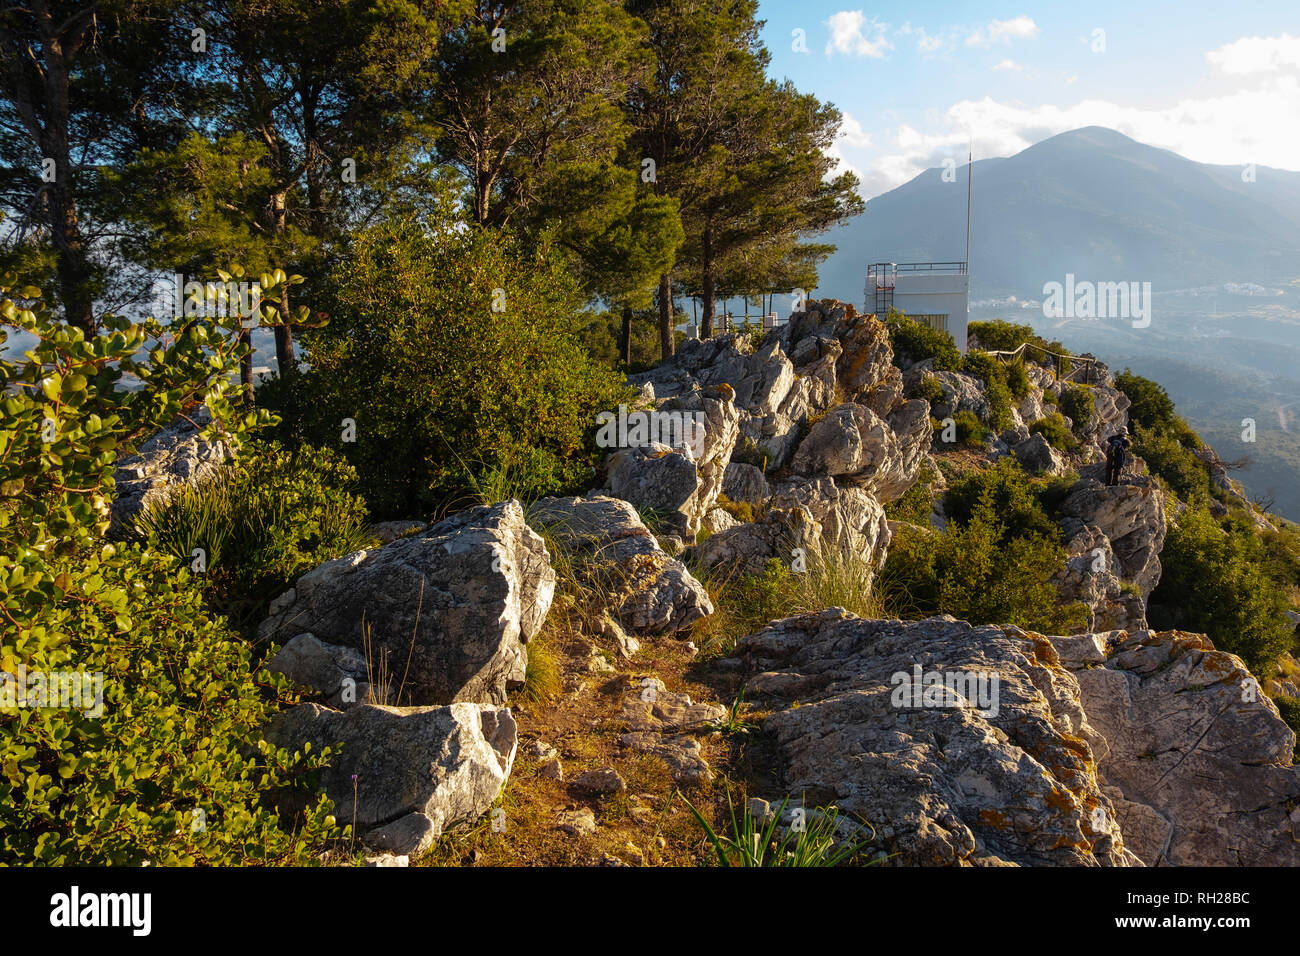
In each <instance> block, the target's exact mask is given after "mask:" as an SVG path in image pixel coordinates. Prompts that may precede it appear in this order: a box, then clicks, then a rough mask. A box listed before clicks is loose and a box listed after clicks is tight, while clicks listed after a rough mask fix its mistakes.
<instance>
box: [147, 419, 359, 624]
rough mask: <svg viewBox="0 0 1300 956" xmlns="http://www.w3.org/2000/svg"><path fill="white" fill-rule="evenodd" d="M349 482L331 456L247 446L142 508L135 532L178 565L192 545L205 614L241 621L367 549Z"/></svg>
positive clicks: (344, 467)
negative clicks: (311, 575)
mask: <svg viewBox="0 0 1300 956" xmlns="http://www.w3.org/2000/svg"><path fill="white" fill-rule="evenodd" d="M356 485H357V476H356V472H355V471H353V469H352V466H351V465H349V464H348V463H347V462H346V461H345V460H344V459H343V458H342V456H341V455H339V454H337V453H336V452H332V451H329V450H326V449H318V448H312V447H310V446H303V447H301V448H298V449H295V450H293V451H287V450H286V449H284V448H282V447H280V446H278V445H276V444H273V443H254V444H252V445H250V446H249V447H248V449H247V450H246V451H245V452H244V453H243V454H242V455H241V456H240V458H239V460H238V462H236V463H233V464H229V465H226V466H225V467H223V468H222V470H221V471H220V472H219V473H218V475H217V476H216V477H215V478H214V479H213V480H211V481H208V482H205V483H203V484H202V485H198V486H194V485H184V486H181V487H180V488H179V489H178V490H177V491H176V492H174V493H173V494H172V495H170V496H168V497H167V498H165V499H163V500H162V501H161V502H158V503H156V504H153V505H151V506H150V507H149V508H148V509H146V510H145V511H144V512H142V513H141V514H140V515H139V516H138V518H137V519H136V523H135V531H136V535H137V536H138V537H139V538H140V540H142V541H144V542H146V543H147V544H148V546H149V547H151V548H153V549H156V550H161V551H164V552H166V553H168V554H171V555H173V556H174V557H176V558H178V559H180V561H181V562H182V563H184V564H190V563H191V556H192V555H193V554H194V550H195V549H196V548H202V549H203V551H204V554H205V557H206V562H205V563H206V569H205V570H204V576H203V577H201V578H200V580H203V581H205V583H206V586H207V590H208V593H209V595H210V597H211V599H212V601H213V607H214V608H215V609H216V610H217V611H218V612H220V613H222V614H225V615H226V616H228V617H230V618H231V619H232V620H234V621H235V622H237V623H239V624H244V623H247V622H250V621H252V620H254V619H257V618H260V617H262V616H263V615H264V612H265V610H266V607H267V605H268V604H269V603H270V601H271V599H272V598H274V597H275V596H276V595H277V594H280V593H281V592H283V591H284V590H286V589H287V588H288V587H289V585H290V584H291V583H292V582H293V579H294V578H296V577H297V576H298V575H300V574H302V573H303V572H304V571H309V570H311V569H312V568H314V567H316V566H317V565H319V564H324V563H325V562H326V561H329V560H331V559H333V558H339V557H342V556H343V555H345V554H351V553H352V552H353V551H358V550H360V549H362V548H364V547H367V546H368V545H370V544H371V536H370V533H369V531H368V530H367V525H368V522H367V520H366V508H365V503H364V502H363V501H362V500H361V499H360V498H359V497H358V496H357V495H355V494H353V491H352V490H353V489H355V488H356Z"/></svg>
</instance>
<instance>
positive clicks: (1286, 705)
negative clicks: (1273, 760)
mask: <svg viewBox="0 0 1300 956" xmlns="http://www.w3.org/2000/svg"><path fill="white" fill-rule="evenodd" d="M1273 705H1274V706H1275V707H1277V712H1278V714H1279V715H1280V716H1281V718H1282V719H1283V720H1284V721H1286V725H1287V726H1288V727H1290V728H1291V729H1292V730H1293V731H1294V732H1295V735H1296V743H1295V746H1294V747H1293V748H1292V749H1293V751H1294V753H1295V755H1296V757H1300V700H1296V699H1295V698H1294V697H1274V698H1273Z"/></svg>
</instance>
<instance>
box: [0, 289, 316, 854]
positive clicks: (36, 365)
mask: <svg viewBox="0 0 1300 956" xmlns="http://www.w3.org/2000/svg"><path fill="white" fill-rule="evenodd" d="M267 286H268V287H269V288H268V292H269V293H270V294H269V296H268V298H269V299H270V300H271V301H274V292H273V291H272V290H273V287H274V283H273V282H272V283H267ZM13 287H14V281H13V280H12V278H11V277H5V279H4V280H3V281H0V292H5V293H7V292H8V291H9V289H12V288H13ZM20 297H21V298H24V299H31V298H32V294H31V292H29V291H28V290H27V289H24V290H23V291H22V292H21V294H20ZM0 316H3V323H2V324H3V325H4V326H7V327H9V328H20V329H23V330H25V331H27V332H29V333H32V334H33V335H35V336H36V338H37V341H36V344H35V345H34V346H33V347H32V350H31V352H30V353H29V354H28V357H27V358H26V359H25V360H24V361H23V362H21V363H18V364H15V363H11V362H9V361H0V389H3V391H4V393H5V397H4V398H3V400H0V609H2V610H3V614H4V617H5V619H6V621H7V625H6V627H5V630H4V632H3V638H2V639H0V667H2V668H3V670H4V671H5V672H6V677H5V679H4V680H5V686H6V689H7V690H13V689H15V683H16V680H15V678H16V677H18V676H19V675H22V674H27V675H33V674H36V673H41V674H55V673H63V674H74V675H76V676H77V683H78V684H79V685H80V687H79V688H78V689H80V690H82V691H89V692H90V695H91V697H92V700H91V701H87V700H86V699H85V698H84V697H83V698H82V699H81V701H80V703H81V704H82V706H80V707H78V706H76V704H75V703H73V702H72V701H67V700H62V701H53V700H50V699H46V700H45V701H44V703H45V704H46V705H53V704H58V706H21V705H19V706H15V707H7V706H6V707H4V708H3V709H0V772H2V776H0V834H2V836H0V862H3V863H6V864H28V865H30V864H33V863H39V864H47V865H118V866H132V865H141V864H144V863H146V862H149V863H151V864H154V865H159V866H166V865H180V864H207V865H239V864H266V863H296V864H310V863H313V862H314V861H315V858H316V853H318V852H319V850H320V849H321V846H322V843H323V842H324V840H325V839H327V837H328V836H329V835H330V834H331V833H332V832H335V831H334V827H333V820H332V819H331V818H329V817H328V816H327V811H328V805H327V804H326V803H325V802H324V801H318V802H316V803H314V804H312V805H310V806H309V807H308V809H307V810H306V811H305V815H304V816H301V817H297V818H296V819H289V818H287V817H286V818H281V816H280V815H279V814H277V813H276V812H275V811H274V810H273V809H272V808H270V807H269V806H268V803H267V801H268V800H269V799H270V798H271V797H272V795H273V794H275V793H277V792H279V791H281V790H282V789H284V788H289V787H291V786H292V785H293V783H292V781H294V780H296V779H297V778H298V774H299V773H301V772H303V771H306V770H308V769H311V768H312V767H313V766H315V765H317V764H318V763H319V761H320V760H321V758H322V757H324V756H325V754H323V753H322V754H315V755H312V756H311V757H310V758H303V757H302V756H301V755H299V756H293V755H290V754H288V753H285V752H284V751H281V750H272V749H270V748H268V747H267V746H266V745H265V744H264V743H263V742H262V740H261V735H260V732H259V731H258V728H259V727H260V726H262V725H263V724H264V723H265V721H266V720H267V718H269V717H270V716H271V714H272V713H273V712H274V711H275V709H276V708H277V706H278V704H279V702H280V701H282V700H283V699H284V698H285V696H286V693H287V687H286V685H285V684H284V683H283V682H282V681H278V680H272V679H270V678H267V679H264V680H263V679H261V678H259V681H258V682H255V681H254V679H253V676H252V666H253V663H254V662H253V661H252V660H251V659H250V651H249V648H248V647H247V646H246V645H245V644H244V643H243V642H241V641H239V640H237V639H235V638H233V637H232V636H231V635H229V634H228V633H227V632H226V631H225V629H224V627H223V626H222V625H221V623H220V622H217V621H215V620H213V619H212V618H211V617H210V616H209V615H208V613H207V611H206V610H205V609H204V607H203V604H202V600H201V596H200V594H199V592H198V590H197V589H196V588H194V587H193V584H192V582H191V581H190V580H189V578H188V575H187V572H185V571H184V569H182V568H179V567H177V564H176V562H175V561H174V560H173V559H171V558H169V557H166V556H164V555H161V554H159V553H157V552H149V551H146V550H142V549H141V548H140V547H138V546H128V545H125V544H107V543H105V541H104V538H103V535H104V532H105V531H106V530H107V527H108V516H109V514H110V496H111V490H112V487H113V485H112V476H113V464H114V462H115V461H116V460H117V459H118V457H119V456H120V455H122V454H124V453H126V452H128V451H130V450H131V449H133V448H134V447H135V446H136V445H137V444H138V442H139V440H140V438H141V437H142V436H145V435H147V434H149V433H151V432H152V431H154V430H156V429H157V428H158V427H160V426H162V425H164V424H166V423H168V422H170V421H171V420H172V419H173V418H174V417H175V415H176V414H177V413H178V412H180V411H181V410H182V409H183V408H187V407H189V406H190V405H191V404H192V403H195V402H201V403H203V404H205V405H206V406H207V407H208V409H209V410H210V411H211V412H212V416H213V424H212V425H211V426H210V428H208V429H207V430H206V433H207V437H209V438H213V439H215V438H218V437H223V438H225V439H227V440H229V441H230V442H232V443H233V444H235V445H236V446H238V445H239V444H240V442H241V441H242V440H243V439H244V438H245V437H246V436H247V434H248V433H249V431H250V430H251V429H252V428H254V427H256V426H258V425H260V424H264V423H265V422H266V421H267V416H266V415H265V414H264V413H251V412H250V413H246V414H241V413H240V412H238V411H237V410H236V409H235V407H234V405H233V404H232V403H231V402H230V400H229V391H230V388H231V386H230V376H231V373H232V372H233V371H234V370H235V369H237V367H238V362H239V359H240V356H241V354H242V353H243V352H245V351H246V349H245V348H242V347H241V346H240V345H239V344H238V339H237V335H238V319H237V318H235V317H232V318H229V319H207V318H203V317H199V318H197V319H195V320H194V321H193V322H191V323H188V324H187V325H186V327H185V328H184V329H183V330H180V331H179V332H176V333H172V332H169V330H167V329H165V328H163V327H162V326H160V325H159V324H158V323H156V322H153V321H150V322H146V323H142V324H138V325H132V324H130V323H129V322H127V321H126V320H124V319H120V318H115V317H109V318H108V319H106V320H105V321H104V331H103V332H102V333H100V334H98V335H96V336H94V337H92V338H90V339H89V340H87V339H86V337H85V336H84V334H83V333H82V332H81V331H80V330H78V329H73V328H69V327H67V326H64V325H62V324H60V323H56V322H54V321H53V320H52V319H51V318H50V317H49V315H48V313H47V312H46V311H45V310H43V309H38V308H23V307H22V306H21V305H19V304H17V303H15V302H14V301H12V300H11V299H10V298H7V297H6V298H4V299H3V301H0ZM7 336H8V332H4V331H0V341H2V340H3V339H4V338H7ZM146 343H148V345H146ZM146 347H147V348H148V352H147V356H148V360H147V361H140V360H137V358H136V355H137V354H138V353H140V352H141V351H142V350H144V349H145V348H146ZM124 372H130V373H132V374H133V375H134V376H135V377H136V378H137V379H138V380H139V382H140V383H141V387H139V388H138V389H136V390H133V391H128V390H125V389H120V388H118V383H119V382H120V380H121V378H122V374H123V373H124ZM47 439H52V440H47ZM83 675H84V677H83ZM101 680H102V683H100V681H101ZM87 681H88V682H89V684H90V687H89V688H88V687H87V684H86V682H87ZM65 686H66V685H65ZM96 686H97V687H98V688H99V690H101V691H102V696H100V695H99V694H96V693H95V688H96ZM69 689H71V688H69ZM268 691H269V692H270V693H269V694H268V693H267V692H268ZM15 696H16V695H15ZM15 703H17V701H15ZM28 703H29V705H30V704H36V703H37V702H35V701H28ZM69 703H73V706H67V704H69ZM88 703H89V704H90V706H86V704H88ZM100 704H102V711H101V709H100Z"/></svg>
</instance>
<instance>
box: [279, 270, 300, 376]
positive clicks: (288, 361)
mask: <svg viewBox="0 0 1300 956" xmlns="http://www.w3.org/2000/svg"><path fill="white" fill-rule="evenodd" d="M280 318H281V320H282V321H283V322H284V324H283V325H277V326H276V327H275V364H276V366H277V367H278V368H279V369H280V378H288V377H289V376H290V375H292V374H293V373H294V372H296V371H298V363H297V360H296V359H295V358H294V356H293V329H292V328H290V327H289V290H288V289H287V288H282V289H280Z"/></svg>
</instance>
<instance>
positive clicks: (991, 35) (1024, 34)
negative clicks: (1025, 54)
mask: <svg viewBox="0 0 1300 956" xmlns="http://www.w3.org/2000/svg"><path fill="white" fill-rule="evenodd" d="M1036 36H1038V24H1037V23H1035V22H1034V21H1033V19H1032V18H1031V17H1027V16H1025V15H1024V14H1023V13H1022V14H1021V15H1020V16H1018V17H1013V18H1012V19H1010V20H992V21H990V22H989V25H988V26H987V27H980V28H979V29H977V30H976V31H975V32H974V33H972V34H971V35H970V36H968V37H967V38H966V45H967V46H984V47H988V46H992V45H993V44H995V43H997V42H998V41H1001V42H1003V43H1010V42H1011V41H1012V40H1030V39H1033V38H1034V37H1036Z"/></svg>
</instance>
